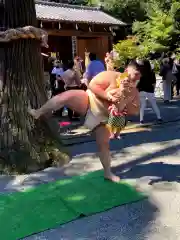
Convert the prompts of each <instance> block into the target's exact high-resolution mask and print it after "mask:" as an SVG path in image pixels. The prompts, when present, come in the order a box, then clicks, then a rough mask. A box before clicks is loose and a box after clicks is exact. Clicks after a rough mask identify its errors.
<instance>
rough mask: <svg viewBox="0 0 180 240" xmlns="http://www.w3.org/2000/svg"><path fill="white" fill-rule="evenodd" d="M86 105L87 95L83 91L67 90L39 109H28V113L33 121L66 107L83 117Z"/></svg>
mask: <svg viewBox="0 0 180 240" xmlns="http://www.w3.org/2000/svg"><path fill="white" fill-rule="evenodd" d="M88 104H89V103H88V95H87V93H86V92H85V91H83V90H69V91H66V92H63V93H61V94H59V95H56V96H54V97H52V98H51V99H50V100H48V101H47V102H46V103H45V104H44V105H43V106H42V107H41V108H39V109H30V110H29V113H30V114H31V115H32V116H33V117H34V118H35V119H38V118H40V117H41V116H43V115H45V114H47V113H50V112H52V111H56V110H58V109H61V108H63V107H64V106H66V107H68V108H70V109H72V110H73V111H75V112H77V113H79V114H81V115H85V114H86V112H87V109H88Z"/></svg>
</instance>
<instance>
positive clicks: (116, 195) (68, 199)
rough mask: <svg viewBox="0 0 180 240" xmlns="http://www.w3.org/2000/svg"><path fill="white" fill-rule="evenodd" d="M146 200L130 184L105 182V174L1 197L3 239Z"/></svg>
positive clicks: (71, 179)
mask: <svg viewBox="0 0 180 240" xmlns="http://www.w3.org/2000/svg"><path fill="white" fill-rule="evenodd" d="M144 197H145V196H144V195H143V194H141V193H139V192H137V191H136V190H135V189H134V188H133V187H131V186H130V185H128V184H126V183H123V182H120V183H112V182H110V181H105V180H104V178H103V172H102V171H96V172H92V173H89V174H86V175H83V176H78V177H73V178H69V179H63V180H59V181H56V182H51V183H48V184H43V185H40V186H39V187H36V188H31V189H29V190H26V191H24V192H15V193H12V194H8V195H0V236H1V239H2V240H16V239H20V238H23V237H26V236H29V235H31V234H34V233H38V232H41V231H44V230H47V229H50V228H55V227H57V226H59V225H60V224H64V223H67V222H69V221H72V220H74V219H77V218H78V217H80V216H88V215H91V214H94V213H98V212H102V211H105V210H107V209H110V208H113V207H117V206H120V205H122V204H127V203H131V202H135V201H138V200H141V199H143V198H144Z"/></svg>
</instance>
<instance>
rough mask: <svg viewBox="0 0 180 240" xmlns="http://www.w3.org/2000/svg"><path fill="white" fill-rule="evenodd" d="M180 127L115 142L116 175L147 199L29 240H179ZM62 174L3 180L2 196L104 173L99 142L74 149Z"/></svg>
mask: <svg viewBox="0 0 180 240" xmlns="http://www.w3.org/2000/svg"><path fill="white" fill-rule="evenodd" d="M179 135H180V123H178V122H176V123H175V124H170V125H162V126H156V127H153V128H149V129H144V131H141V132H138V133H137V132H134V133H133V132H131V133H128V134H127V135H125V136H124V139H123V140H122V141H112V144H111V149H112V156H113V166H114V171H115V172H116V173H117V174H119V175H120V176H121V177H122V178H123V179H124V180H125V181H128V182H129V183H130V184H133V185H136V186H137V187H139V188H140V189H141V190H143V191H145V192H147V193H148V195H149V199H147V200H144V201H141V202H138V203H134V204H129V205H125V206H121V207H118V208H114V209H112V210H110V211H107V212H105V213H101V214H97V215H93V216H91V217H87V218H83V219H80V220H77V221H74V222H72V223H69V224H65V225H63V226H60V227H59V228H57V229H54V230H49V231H45V232H44V233H40V234H37V235H34V236H31V237H28V238H26V240H61V239H62V240H93V239H94V240H144V239H148V240H176V239H177V240H180V225H179V219H180V185H179V176H180V163H179V158H180V138H179ZM71 151H72V154H73V160H72V162H71V163H69V164H68V165H67V166H65V167H64V169H53V168H49V169H46V170H45V171H42V172H40V173H36V174H32V175H30V176H21V177H5V176H4V177H3V176H2V177H0V179H1V180H0V191H1V192H4V191H6V192H7V191H17V190H21V189H24V188H28V187H31V186H34V185H38V184H40V183H41V182H47V181H53V180H55V179H59V178H62V177H63V176H66V175H77V174H80V173H84V172H88V171H93V170H97V169H100V168H101V165H100V163H99V161H98V159H97V156H96V145H95V142H91V143H84V144H82V145H74V146H72V147H71Z"/></svg>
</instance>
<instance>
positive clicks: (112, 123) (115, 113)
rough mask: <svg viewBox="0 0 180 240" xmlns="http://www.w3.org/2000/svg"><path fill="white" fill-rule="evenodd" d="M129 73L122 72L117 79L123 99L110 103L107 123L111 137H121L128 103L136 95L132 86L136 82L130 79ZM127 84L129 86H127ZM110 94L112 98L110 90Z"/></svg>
mask: <svg viewBox="0 0 180 240" xmlns="http://www.w3.org/2000/svg"><path fill="white" fill-rule="evenodd" d="M126 75H127V73H126V72H125V73H123V74H121V76H120V77H119V78H118V79H117V88H118V89H119V91H121V99H119V102H117V103H116V104H114V103H113V104H110V106H109V108H108V110H109V118H108V123H107V128H108V129H109V132H110V138H111V139H112V138H117V139H120V132H121V131H122V129H124V128H125V126H126V115H127V110H126V105H127V104H128V103H129V102H131V101H133V99H134V97H133V96H132V94H131V91H132V88H134V84H133V83H131V82H130V81H128V79H127V76H126ZM125 84H126V86H127V84H128V87H125ZM107 94H108V95H109V99H111V98H112V95H111V93H110V92H108V93H107Z"/></svg>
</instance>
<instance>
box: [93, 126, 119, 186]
mask: <svg viewBox="0 0 180 240" xmlns="http://www.w3.org/2000/svg"><path fill="white" fill-rule="evenodd" d="M95 134H96V143H97V146H98V151H99V158H100V161H101V164H102V166H103V169H104V178H105V179H108V180H110V181H113V182H119V181H120V178H119V177H118V176H116V175H114V174H113V173H112V172H111V156H110V150H109V130H108V129H107V128H106V126H105V125H100V126H98V127H97V128H96V130H95Z"/></svg>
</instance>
